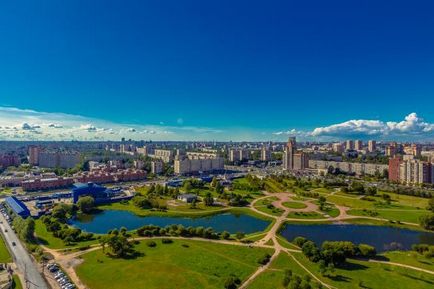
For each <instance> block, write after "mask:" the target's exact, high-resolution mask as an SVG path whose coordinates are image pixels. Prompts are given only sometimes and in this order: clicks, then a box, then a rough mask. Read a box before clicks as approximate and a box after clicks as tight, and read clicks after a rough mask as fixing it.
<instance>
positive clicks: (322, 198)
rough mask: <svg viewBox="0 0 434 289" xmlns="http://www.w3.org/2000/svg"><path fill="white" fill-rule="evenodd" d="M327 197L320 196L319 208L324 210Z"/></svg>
mask: <svg viewBox="0 0 434 289" xmlns="http://www.w3.org/2000/svg"><path fill="white" fill-rule="evenodd" d="M326 201H327V199H326V198H325V197H324V196H320V197H319V199H318V204H319V209H320V210H321V211H324V206H325V204H326Z"/></svg>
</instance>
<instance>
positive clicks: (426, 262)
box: [382, 251, 434, 271]
mask: <svg viewBox="0 0 434 289" xmlns="http://www.w3.org/2000/svg"><path fill="white" fill-rule="evenodd" d="M382 255H383V256H385V257H386V258H387V259H389V261H390V262H396V263H401V264H407V265H410V266H414V267H419V268H422V269H427V270H431V271H434V259H433V258H431V259H428V258H425V257H424V256H422V255H421V254H418V253H416V252H414V251H393V252H386V253H384V254H382Z"/></svg>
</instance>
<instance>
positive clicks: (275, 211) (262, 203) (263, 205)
mask: <svg viewBox="0 0 434 289" xmlns="http://www.w3.org/2000/svg"><path fill="white" fill-rule="evenodd" d="M277 200H278V199H277V198H276V197H269V198H265V199H262V200H259V201H257V202H256V203H255V208H256V209H258V210H260V211H261V212H264V213H266V214H269V215H273V216H280V215H282V213H283V210H281V209H279V208H276V207H273V208H268V207H267V206H268V205H270V204H271V203H272V202H274V201H277Z"/></svg>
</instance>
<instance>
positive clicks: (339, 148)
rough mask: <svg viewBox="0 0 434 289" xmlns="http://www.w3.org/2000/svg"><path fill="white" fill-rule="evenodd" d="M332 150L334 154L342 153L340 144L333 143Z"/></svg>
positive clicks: (342, 148)
mask: <svg viewBox="0 0 434 289" xmlns="http://www.w3.org/2000/svg"><path fill="white" fill-rule="evenodd" d="M332 149H333V151H334V152H335V153H343V152H344V147H343V146H342V144H341V143H334V144H333V145H332Z"/></svg>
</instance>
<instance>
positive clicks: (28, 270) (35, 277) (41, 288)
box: [0, 214, 49, 289]
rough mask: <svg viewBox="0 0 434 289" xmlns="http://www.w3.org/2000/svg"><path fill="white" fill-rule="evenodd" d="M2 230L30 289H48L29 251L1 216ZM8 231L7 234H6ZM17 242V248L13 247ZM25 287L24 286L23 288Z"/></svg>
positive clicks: (0, 227) (0, 215)
mask: <svg viewBox="0 0 434 289" xmlns="http://www.w3.org/2000/svg"><path fill="white" fill-rule="evenodd" d="M0 221H1V224H0V229H1V232H2V235H3V237H4V239H5V243H6V245H7V246H8V247H9V248H10V249H11V250H10V251H11V253H12V257H13V259H14V262H15V264H16V265H17V267H18V270H19V271H20V272H21V273H22V274H23V275H24V278H25V279H26V280H28V281H29V282H28V285H29V286H28V287H27V288H30V289H48V288H49V287H48V285H47V283H46V282H45V280H44V278H42V276H41V274H40V273H39V271H38V268H37V265H36V264H35V263H33V261H32V258H31V257H30V255H29V253H28V252H27V250H26V249H25V248H24V246H23V245H22V244H21V242H20V240H19V239H18V237H17V235H15V232H14V231H13V230H12V228H11V227H10V225H9V224H8V222H7V221H6V219H5V217H4V216H3V215H2V214H0ZM5 230H7V232H5ZM12 242H15V246H13V245H12ZM24 286H25V285H24V284H23V287H24Z"/></svg>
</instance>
